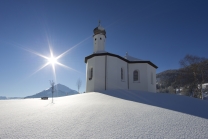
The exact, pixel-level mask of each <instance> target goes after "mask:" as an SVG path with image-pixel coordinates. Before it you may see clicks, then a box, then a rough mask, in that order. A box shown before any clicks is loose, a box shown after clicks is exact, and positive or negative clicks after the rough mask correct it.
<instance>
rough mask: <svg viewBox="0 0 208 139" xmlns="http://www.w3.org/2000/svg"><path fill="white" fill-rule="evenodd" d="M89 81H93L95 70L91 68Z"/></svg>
mask: <svg viewBox="0 0 208 139" xmlns="http://www.w3.org/2000/svg"><path fill="white" fill-rule="evenodd" d="M89 74H90V75H89V80H92V77H93V68H90V73H89Z"/></svg>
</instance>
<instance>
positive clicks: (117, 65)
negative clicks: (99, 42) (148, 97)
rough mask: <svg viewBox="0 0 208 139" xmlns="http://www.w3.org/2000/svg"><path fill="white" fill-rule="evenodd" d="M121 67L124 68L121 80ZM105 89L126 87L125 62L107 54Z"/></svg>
mask: <svg viewBox="0 0 208 139" xmlns="http://www.w3.org/2000/svg"><path fill="white" fill-rule="evenodd" d="M121 68H123V70H124V79H123V80H121ZM107 89H128V80H127V63H126V62H125V61H123V60H121V59H119V58H117V57H113V56H107Z"/></svg>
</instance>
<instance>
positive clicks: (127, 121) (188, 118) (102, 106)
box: [0, 90, 208, 139]
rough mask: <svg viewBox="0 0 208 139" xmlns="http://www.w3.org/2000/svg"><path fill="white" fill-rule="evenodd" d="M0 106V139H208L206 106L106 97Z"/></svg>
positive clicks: (139, 95) (160, 98)
mask: <svg viewBox="0 0 208 139" xmlns="http://www.w3.org/2000/svg"><path fill="white" fill-rule="evenodd" d="M54 102H55V103H54V104H52V103H51V100H40V99H24V100H4V101H3V100H2V101H0V110H1V113H0V138H1V139H11V138H24V139H25V138H27V139H28V138H80V139H83V138H107V139H109V138H150V139H152V138H159V139H161V138H168V139H170V138H190V139H192V138H202V139H204V138H208V132H207V129H208V102H207V101H202V100H198V99H194V98H189V97H186V96H178V95H171V94H156V93H144V92H134V91H121V90H114V91H104V92H102V93H96V92H91V93H85V94H77V95H72V96H66V97H60V98H55V99H54Z"/></svg>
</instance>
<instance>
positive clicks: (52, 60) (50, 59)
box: [23, 46, 78, 81]
mask: <svg viewBox="0 0 208 139" xmlns="http://www.w3.org/2000/svg"><path fill="white" fill-rule="evenodd" d="M23 49H24V50H26V51H28V52H31V53H33V54H35V55H37V56H39V57H42V58H44V59H45V60H47V62H46V63H45V64H44V65H43V66H41V67H40V68H39V69H38V70H36V71H35V72H34V73H33V74H31V75H30V76H32V75H34V74H36V73H37V72H39V71H40V70H42V69H43V68H45V67H46V66H48V65H51V66H52V71H53V76H54V79H55V81H56V65H59V66H62V67H64V68H66V69H69V70H73V71H76V72H78V71H77V70H75V69H73V68H71V67H68V66H66V65H64V64H62V63H60V62H59V61H58V60H59V59H60V58H61V57H63V55H65V54H66V53H67V52H69V50H71V49H69V50H67V51H65V52H63V53H62V54H61V55H59V56H57V57H55V56H54V54H53V50H52V49H51V47H50V46H49V50H50V56H49V57H47V56H45V55H42V54H40V53H38V52H35V51H33V50H29V49H25V48H23Z"/></svg>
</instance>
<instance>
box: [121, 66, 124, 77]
mask: <svg viewBox="0 0 208 139" xmlns="http://www.w3.org/2000/svg"><path fill="white" fill-rule="evenodd" d="M121 80H124V71H123V68H121Z"/></svg>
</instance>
